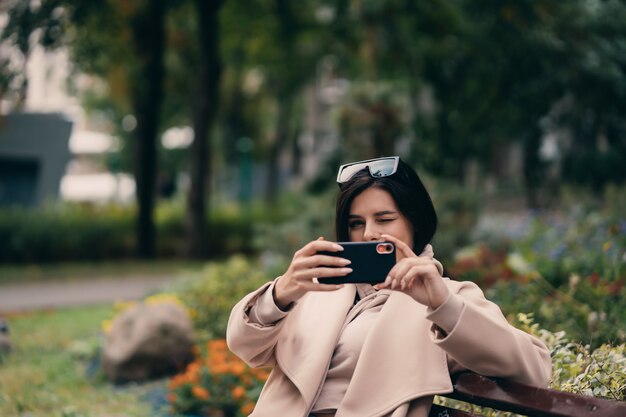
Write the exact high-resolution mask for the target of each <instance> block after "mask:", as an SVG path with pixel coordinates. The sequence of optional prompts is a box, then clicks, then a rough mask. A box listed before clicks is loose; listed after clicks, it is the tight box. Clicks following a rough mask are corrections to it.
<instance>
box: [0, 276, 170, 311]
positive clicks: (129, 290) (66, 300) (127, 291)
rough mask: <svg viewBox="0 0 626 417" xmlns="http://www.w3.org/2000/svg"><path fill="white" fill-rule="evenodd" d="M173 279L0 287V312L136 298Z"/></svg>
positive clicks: (103, 302)
mask: <svg viewBox="0 0 626 417" xmlns="http://www.w3.org/2000/svg"><path fill="white" fill-rule="evenodd" d="M173 280H174V278H173V277H172V276H145V277H131V278H96V279H90V280H67V281H52V282H49V281H43V282H29V283H11V284H0V313H2V312H15V311H27V310H39V309H46V308H55V307H69V306H80V305H91V304H105V303H110V302H114V301H116V300H132V299H140V298H142V297H143V296H145V295H146V294H148V293H150V292H153V291H156V290H159V289H162V288H163V287H165V286H166V285H167V284H169V283H171V282H173Z"/></svg>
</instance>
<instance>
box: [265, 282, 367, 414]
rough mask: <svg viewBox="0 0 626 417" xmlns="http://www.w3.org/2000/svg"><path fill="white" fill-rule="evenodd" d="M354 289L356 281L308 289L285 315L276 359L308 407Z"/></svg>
mask: <svg viewBox="0 0 626 417" xmlns="http://www.w3.org/2000/svg"><path fill="white" fill-rule="evenodd" d="M355 293H356V289H355V287H354V285H346V286H345V287H344V288H342V289H340V290H337V291H332V292H309V293H308V294H307V295H306V296H304V297H303V298H302V299H301V300H300V301H299V302H298V303H297V304H296V306H294V309H293V311H291V312H290V313H289V315H288V316H287V318H286V320H287V321H286V322H285V328H284V329H283V331H282V332H281V337H280V338H279V339H278V342H277V346H276V360H277V362H278V365H279V366H280V368H281V369H282V371H283V372H284V373H285V375H286V376H287V377H288V378H289V379H290V380H291V381H292V382H293V384H294V385H295V386H296V387H297V388H298V390H299V391H300V394H301V395H302V397H303V399H304V401H305V403H306V406H307V407H311V405H312V402H313V401H314V399H315V396H316V394H317V390H318V387H319V386H320V385H321V383H322V382H323V381H322V380H323V378H324V377H325V375H326V372H327V368H328V364H329V363H330V359H331V357H332V354H333V351H334V349H335V345H336V343H337V340H338V338H339V333H340V332H341V328H342V326H343V323H344V320H345V317H346V315H347V314H348V311H349V310H350V308H351V307H352V305H353V302H354V296H355Z"/></svg>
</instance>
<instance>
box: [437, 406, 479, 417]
mask: <svg viewBox="0 0 626 417" xmlns="http://www.w3.org/2000/svg"><path fill="white" fill-rule="evenodd" d="M428 417H480V416H477V415H476V414H470V413H468V412H467V411H461V410H455V409H453V408H448V407H443V406H441V405H437V404H433V405H432V406H431V407H430V413H428Z"/></svg>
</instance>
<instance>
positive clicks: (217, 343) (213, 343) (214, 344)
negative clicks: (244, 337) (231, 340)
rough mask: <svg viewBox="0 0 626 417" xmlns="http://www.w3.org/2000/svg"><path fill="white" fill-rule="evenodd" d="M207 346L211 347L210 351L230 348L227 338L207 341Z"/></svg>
mask: <svg viewBox="0 0 626 417" xmlns="http://www.w3.org/2000/svg"><path fill="white" fill-rule="evenodd" d="M207 348H209V350H210V351H217V350H226V349H228V346H227V345H226V340H225V339H215V340H209V341H208V342H207Z"/></svg>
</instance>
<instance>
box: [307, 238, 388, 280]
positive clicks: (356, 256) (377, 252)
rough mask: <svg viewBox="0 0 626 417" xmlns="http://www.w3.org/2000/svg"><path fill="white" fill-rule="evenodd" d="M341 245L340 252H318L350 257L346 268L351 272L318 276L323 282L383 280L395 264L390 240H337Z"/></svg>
mask: <svg viewBox="0 0 626 417" xmlns="http://www.w3.org/2000/svg"><path fill="white" fill-rule="evenodd" d="M337 243H339V244H340V245H341V246H343V248H344V250H343V251H341V252H326V251H324V252H320V253H321V254H324V255H329V256H338V257H341V258H346V259H350V260H351V261H352V263H351V264H350V265H348V268H352V272H350V273H349V274H348V275H345V276H338V277H331V278H319V282H320V283H323V284H343V283H349V284H353V283H368V284H376V283H379V282H384V281H385V279H386V278H387V274H388V273H389V271H390V270H391V268H393V266H394V265H395V264H396V248H395V246H394V244H393V243H391V242H337Z"/></svg>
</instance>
